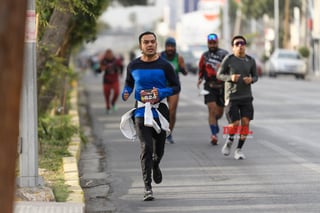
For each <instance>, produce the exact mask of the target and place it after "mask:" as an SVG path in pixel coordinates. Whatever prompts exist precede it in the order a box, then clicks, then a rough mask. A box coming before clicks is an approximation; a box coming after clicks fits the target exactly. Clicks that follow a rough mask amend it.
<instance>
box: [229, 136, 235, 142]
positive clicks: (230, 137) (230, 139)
mask: <svg viewBox="0 0 320 213" xmlns="http://www.w3.org/2000/svg"><path fill="white" fill-rule="evenodd" d="M233 139H234V134H233V135H229V136H228V140H229V141H232V142H233Z"/></svg>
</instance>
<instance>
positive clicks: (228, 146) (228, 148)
mask: <svg viewBox="0 0 320 213" xmlns="http://www.w3.org/2000/svg"><path fill="white" fill-rule="evenodd" d="M231 147H232V141H229V140H227V141H226V143H225V144H224V145H223V147H222V150H221V152H222V154H224V155H225V156H228V155H230V152H231Z"/></svg>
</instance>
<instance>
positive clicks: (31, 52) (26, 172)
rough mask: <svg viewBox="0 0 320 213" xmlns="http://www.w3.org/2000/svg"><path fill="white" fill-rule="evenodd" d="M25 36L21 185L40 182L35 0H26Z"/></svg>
mask: <svg viewBox="0 0 320 213" xmlns="http://www.w3.org/2000/svg"><path fill="white" fill-rule="evenodd" d="M26 25H27V28H26V39H25V58H24V69H25V72H24V77H23V85H22V86H23V87H22V99H21V107H20V109H21V111H20V113H21V119H20V138H19V139H20V147H19V153H20V163H19V166H20V171H19V177H18V178H17V182H18V185H19V186H20V187H35V186H38V185H40V179H39V176H38V130H37V129H38V128H37V125H38V124H37V123H38V122H37V117H38V115H37V111H38V110H37V95H36V94H37V77H36V75H37V72H36V13H35V0H28V6H27V22H26Z"/></svg>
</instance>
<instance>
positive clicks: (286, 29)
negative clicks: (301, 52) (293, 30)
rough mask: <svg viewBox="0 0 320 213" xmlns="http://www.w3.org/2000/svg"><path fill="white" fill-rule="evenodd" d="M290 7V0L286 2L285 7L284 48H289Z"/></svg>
mask: <svg viewBox="0 0 320 213" xmlns="http://www.w3.org/2000/svg"><path fill="white" fill-rule="evenodd" d="M289 6H290V0H285V5H284V36H283V43H282V44H283V47H284V48H289V30H290V25H289V15H290V14H289V12H290V11H289Z"/></svg>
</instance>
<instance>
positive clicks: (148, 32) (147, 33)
mask: <svg viewBox="0 0 320 213" xmlns="http://www.w3.org/2000/svg"><path fill="white" fill-rule="evenodd" d="M145 35H153V36H154V37H155V39H156V40H157V36H156V34H155V33H154V32H151V31H145V32H143V33H141V34H140V35H139V44H141V38H142V37H143V36H145Z"/></svg>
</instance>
